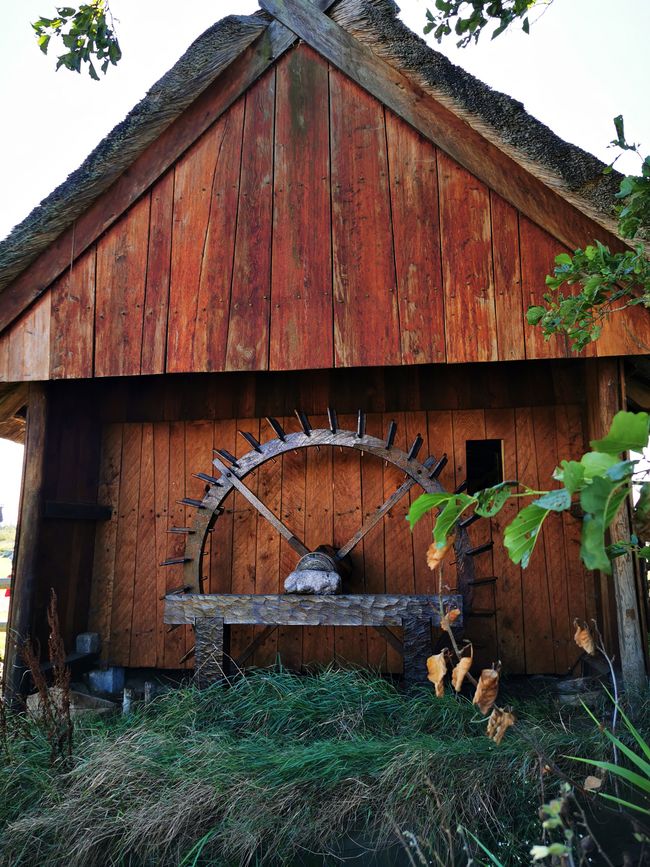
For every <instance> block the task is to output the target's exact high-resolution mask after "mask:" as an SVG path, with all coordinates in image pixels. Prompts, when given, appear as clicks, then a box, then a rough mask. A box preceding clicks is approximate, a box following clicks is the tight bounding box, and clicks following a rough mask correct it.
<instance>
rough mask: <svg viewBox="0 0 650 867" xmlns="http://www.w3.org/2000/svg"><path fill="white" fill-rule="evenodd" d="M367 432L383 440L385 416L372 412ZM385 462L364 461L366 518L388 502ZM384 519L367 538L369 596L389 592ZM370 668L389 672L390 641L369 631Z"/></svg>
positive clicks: (366, 575) (373, 630) (364, 541)
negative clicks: (387, 643)
mask: <svg viewBox="0 0 650 867" xmlns="http://www.w3.org/2000/svg"><path fill="white" fill-rule="evenodd" d="M366 431H367V433H368V435H369V436H375V437H378V438H379V439H381V438H382V437H383V436H384V434H385V430H384V421H383V418H382V415H381V413H370V414H369V415H368V416H367V418H366ZM384 500H385V497H384V473H383V462H382V461H381V460H378V459H376V458H375V459H373V458H372V457H371V456H368V458H367V459H364V460H363V461H362V462H361V506H362V519H363V521H367V520H368V518H370V517H371V515H372V514H373V513H374V512H375V511H376V510H377V509H378V508H379V506H381V504H382V503H383V502H384ZM384 521H385V519H384V520H382V521H379V522H378V523H377V524H375V526H374V527H373V528H372V530H370V532H369V533H368V534H367V535H366V536H364V538H363V542H362V545H363V565H364V572H365V587H366V593H385V592H386V563H385V552H384ZM366 641H367V644H368V665H369V667H370V668H372V669H373V670H374V671H377V672H379V671H383V672H385V671H386V670H387V667H386V663H387V649H386V639H385V638H382V637H381V635H379V633H378V632H377V631H376V630H375V629H368V631H367V635H366Z"/></svg>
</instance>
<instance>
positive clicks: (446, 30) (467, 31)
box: [424, 0, 550, 47]
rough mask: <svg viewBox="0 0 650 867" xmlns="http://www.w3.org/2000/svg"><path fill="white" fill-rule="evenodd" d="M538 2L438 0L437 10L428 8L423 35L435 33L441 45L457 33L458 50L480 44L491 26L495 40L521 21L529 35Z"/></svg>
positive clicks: (532, 0)
mask: <svg viewBox="0 0 650 867" xmlns="http://www.w3.org/2000/svg"><path fill="white" fill-rule="evenodd" d="M537 2H541V0H435V11H434V12H431V10H430V9H427V13H426V15H427V23H426V25H425V27H424V32H425V33H431V31H433V35H434V36H435V38H436V39H437V41H438V42H441V41H442V40H443V39H444V37H445V36H449V35H450V34H451V33H452V32H454V33H455V34H456V36H459V37H460V39H459V41H458V42H457V43H456V44H457V45H458V46H459V47H464V46H466V45H469V43H470V42H472V41H474V42H478V40H479V37H480V35H481V33H482V32H483V31H484V30H485V29H486V28H487V27H489V26H490V25H495V29H494V30H493V31H492V39H494V38H495V37H496V36H499V34H501V33H503V31H504V30H506V29H507V28H508V27H509V26H510V25H511V24H513V22H515V21H518V20H521V21H522V24H521V29H522V30H523V31H524V33H528V32H529V30H530V21H529V19H528V11H529V10H530V9H531V8H532V7H533V6H535V4H536V3H537ZM549 2H550V0H549ZM452 28H453V30H452Z"/></svg>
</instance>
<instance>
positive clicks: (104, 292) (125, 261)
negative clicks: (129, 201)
mask: <svg viewBox="0 0 650 867" xmlns="http://www.w3.org/2000/svg"><path fill="white" fill-rule="evenodd" d="M149 205H150V201H149V196H148V195H147V196H143V198H142V199H140V200H139V201H138V202H136V204H135V205H134V206H133V207H132V208H131V210H130V211H129V212H128V213H127V214H125V216H124V217H123V218H122V219H121V220H120V221H119V222H118V223H116V224H115V226H113V227H112V228H111V229H110V230H109V231H108V232H107V233H106V235H104V237H103V238H102V239H101V240H100V241H99V243H98V244H97V281H96V285H97V288H96V293H95V376H134V375H137V374H139V373H140V355H141V348H142V323H143V316H144V298H145V280H146V274H147V241H148V237H149V210H150V207H149Z"/></svg>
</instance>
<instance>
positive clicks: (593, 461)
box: [580, 452, 619, 482]
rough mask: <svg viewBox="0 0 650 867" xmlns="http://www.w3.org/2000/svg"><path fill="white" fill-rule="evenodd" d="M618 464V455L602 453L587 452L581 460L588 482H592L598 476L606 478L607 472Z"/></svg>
mask: <svg viewBox="0 0 650 867" xmlns="http://www.w3.org/2000/svg"><path fill="white" fill-rule="evenodd" d="M618 462H619V461H618V458H617V457H616V455H607V454H602V453H600V452H587V453H586V454H584V455H583V456H582V457H581V458H580V463H581V464H582V466H583V467H584V473H585V481H586V482H591V481H592V480H593V479H594V478H596V477H597V476H604V475H605V473H606V472H607V470H608V469H609V468H610V467H613V466H615V465H616V464H617V463H618Z"/></svg>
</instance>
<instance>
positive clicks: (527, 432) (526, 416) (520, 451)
mask: <svg viewBox="0 0 650 867" xmlns="http://www.w3.org/2000/svg"><path fill="white" fill-rule="evenodd" d="M515 424H516V436H517V476H516V478H517V479H519V481H520V482H521V483H522V484H524V485H528V487H530V488H533V490H539V484H540V480H539V473H538V470H537V460H536V453H537V444H536V437H535V424H534V420H533V411H532V409H530V408H528V407H522V408H520V409H517V410H515ZM522 584H523V598H524V600H525V602H526V604H525V605H524V641H525V645H526V672H527V673H528V674H548V673H550V672H553V671H554V670H555V655H554V653H553V634H552V629H551V605H550V599H549V588H548V572H547V567H546V558H545V551H544V545H543V542H542V540H541V539H540V540H538V542H537V544H536V545H535V550H534V551H533V554H532V557H531V558H530V563H529V564H528V566H527V567H526V569H523V570H522Z"/></svg>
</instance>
